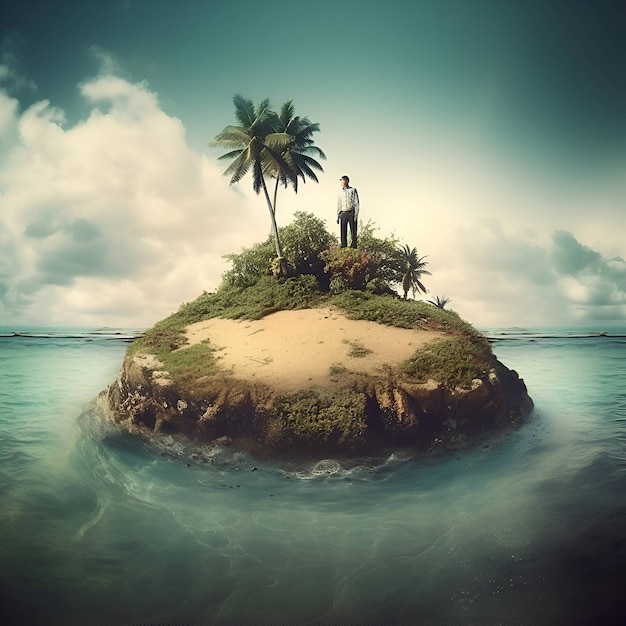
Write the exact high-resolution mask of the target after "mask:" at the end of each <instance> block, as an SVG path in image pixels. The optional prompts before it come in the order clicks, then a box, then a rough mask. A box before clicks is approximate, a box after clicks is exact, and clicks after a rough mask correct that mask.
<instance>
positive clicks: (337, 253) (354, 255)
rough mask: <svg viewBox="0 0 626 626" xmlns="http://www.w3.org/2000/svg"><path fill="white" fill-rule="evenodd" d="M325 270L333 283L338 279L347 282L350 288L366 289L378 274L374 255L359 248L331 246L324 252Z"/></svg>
mask: <svg viewBox="0 0 626 626" xmlns="http://www.w3.org/2000/svg"><path fill="white" fill-rule="evenodd" d="M321 257H322V259H324V261H325V262H326V266H325V268H324V269H325V270H326V272H328V273H329V274H330V279H331V283H332V282H333V281H335V280H337V279H341V280H342V281H344V282H345V284H346V285H347V287H348V289H365V285H366V284H367V283H368V282H369V281H370V280H371V279H372V278H374V277H375V276H376V264H375V263H374V257H373V256H372V255H371V254H370V253H369V252H367V251H366V250H362V249H358V248H331V249H330V250H327V251H326V252H324V253H322V255H321Z"/></svg>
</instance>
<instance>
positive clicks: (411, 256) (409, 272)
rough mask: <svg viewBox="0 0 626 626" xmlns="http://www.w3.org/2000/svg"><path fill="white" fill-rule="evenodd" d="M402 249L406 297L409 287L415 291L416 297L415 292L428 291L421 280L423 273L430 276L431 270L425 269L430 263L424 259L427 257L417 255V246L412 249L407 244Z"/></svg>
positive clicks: (403, 280)
mask: <svg viewBox="0 0 626 626" xmlns="http://www.w3.org/2000/svg"><path fill="white" fill-rule="evenodd" d="M401 251H402V265H403V268H404V269H403V272H404V273H403V275H402V290H403V291H404V299H405V300H406V298H407V294H408V293H409V289H410V290H411V292H412V293H413V297H414V298H415V292H417V293H419V292H420V291H421V292H423V293H428V289H426V287H424V285H423V284H422V282H421V278H422V275H423V274H428V275H429V276H430V272H428V271H427V270H425V269H424V268H425V267H426V266H427V265H428V262H427V261H424V259H425V258H426V257H425V256H423V257H419V256H418V255H417V248H413V249H412V250H411V249H410V248H409V246H408V245H406V244H405V246H404V247H403V248H401Z"/></svg>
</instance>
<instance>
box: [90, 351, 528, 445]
mask: <svg viewBox="0 0 626 626" xmlns="http://www.w3.org/2000/svg"><path fill="white" fill-rule="evenodd" d="M303 358H306V357H303ZM98 403H99V406H100V407H101V408H102V410H103V412H104V413H105V414H106V415H107V416H108V417H109V418H110V419H111V420H113V421H115V422H116V423H118V424H121V425H122V426H124V427H125V428H126V429H128V431H129V432H132V433H135V434H151V433H164V434H176V435H180V436H183V437H186V438H188V439H192V440H197V441H200V442H214V443H216V442H219V443H220V444H227V445H230V446H233V447H235V448H237V449H241V450H245V451H248V452H252V453H254V454H258V455H264V456H267V455H300V454H307V455H315V456H320V457H322V456H328V455H344V456H357V455H364V454H378V453H382V452H383V451H388V450H389V449H391V448H397V447H411V448H413V449H416V450H434V449H445V448H446V447H451V446H456V445H458V444H459V443H462V442H464V441H471V440H472V439H475V438H477V437H478V436H482V435H484V434H488V433H495V432H498V431H501V430H503V429H507V428H510V427H514V426H516V425H519V424H521V423H523V421H524V418H525V417H526V416H527V415H528V414H529V413H530V412H531V411H532V408H533V402H532V400H531V398H530V397H529V395H528V393H527V389H526V385H525V384H524V381H523V380H522V379H521V378H519V376H518V375H517V373H516V372H515V371H514V370H509V369H507V368H506V367H505V366H504V365H503V364H502V363H500V362H499V361H498V360H497V359H496V358H495V356H493V355H491V356H490V357H489V361H488V363H487V367H485V368H484V371H483V373H482V375H481V376H480V377H475V378H474V379H473V380H472V381H471V384H470V385H468V386H467V387H460V386H449V385H446V384H444V383H443V382H441V381H437V380H434V379H432V378H429V379H427V380H426V381H422V380H420V379H419V378H418V377H416V376H409V375H408V374H406V373H405V372H403V371H402V369H401V368H400V367H397V366H390V367H386V368H385V369H384V370H381V371H380V373H377V374H372V373H366V374H359V373H358V372H349V373H347V374H343V375H342V376H340V377H335V378H332V382H329V384H328V385H326V386H320V385H319V384H314V385H312V386H311V387H309V388H302V389H300V390H298V391H285V390H284V389H280V390H278V389H276V388H274V387H273V386H272V385H270V384H268V383H267V382H254V381H253V380H250V379H242V378H237V377H236V376H233V375H229V374H228V373H227V372H218V373H216V374H215V375H210V376H207V375H203V376H198V377H195V378H193V377H192V378H189V377H187V378H185V379H181V380H175V379H174V378H173V377H172V376H170V375H169V373H168V372H167V371H166V369H165V367H164V365H163V363H161V362H160V361H159V360H158V359H157V358H156V357H155V356H154V355H150V354H142V353H136V354H129V355H128V356H127V357H126V358H125V360H124V363H123V365H122V368H121V371H120V373H119V375H118V377H117V379H116V380H115V382H114V383H113V384H111V385H110V386H109V387H108V389H106V390H105V391H103V392H102V393H101V394H100V396H99V399H98Z"/></svg>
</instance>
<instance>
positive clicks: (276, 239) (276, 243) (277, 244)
mask: <svg viewBox="0 0 626 626" xmlns="http://www.w3.org/2000/svg"><path fill="white" fill-rule="evenodd" d="M261 185H262V186H263V193H264V194H265V200H266V202H267V208H268V210H269V212H270V220H271V222H272V232H273V234H274V246H275V248H276V256H277V257H278V260H279V261H281V260H282V259H283V251H282V248H281V246H280V237H279V236H278V226H277V225H276V216H275V215H274V209H273V207H272V201H271V200H270V194H269V193H268V191H267V185H266V184H265V179H264V178H261Z"/></svg>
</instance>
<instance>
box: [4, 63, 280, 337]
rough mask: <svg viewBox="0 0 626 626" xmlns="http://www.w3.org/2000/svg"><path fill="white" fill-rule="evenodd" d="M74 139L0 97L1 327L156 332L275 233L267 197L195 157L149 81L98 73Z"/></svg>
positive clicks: (43, 108) (62, 122)
mask: <svg viewBox="0 0 626 626" xmlns="http://www.w3.org/2000/svg"><path fill="white" fill-rule="evenodd" d="M80 93H81V95H82V97H83V98H84V100H85V101H86V102H87V104H88V105H89V107H90V113H89V115H88V116H87V118H86V119H84V120H82V121H80V122H79V123H77V124H76V125H75V126H73V127H71V128H67V127H66V126H67V123H66V119H65V115H64V112H63V111H61V110H60V109H58V108H55V107H54V106H53V105H51V104H50V102H48V101H46V100H42V101H40V102H37V103H35V104H33V105H32V106H31V107H29V108H28V109H27V110H26V111H24V112H23V113H20V112H19V107H18V106H17V102H16V100H14V99H12V98H10V97H8V96H7V95H6V94H5V93H2V92H0V133H1V135H0V136H1V138H2V139H3V141H6V140H10V144H11V145H10V148H9V149H8V150H7V151H6V152H5V154H4V160H3V162H2V165H1V167H0V194H1V195H0V207H1V210H0V250H1V253H0V302H1V304H0V323H11V324H12V323H16V322H18V321H19V322H20V323H22V324H25V323H47V324H64V323H85V324H117V325H124V324H129V325H148V324H151V323H153V322H155V321H157V320H158V319H160V318H161V317H163V316H164V315H166V314H169V313H170V312H172V311H173V310H176V309H177V308H178V306H179V304H180V303H181V302H182V301H186V300H190V299H193V298H195V297H196V296H197V295H199V294H200V293H201V292H202V291H203V290H211V289H213V288H215V287H216V286H217V284H218V282H219V277H220V274H221V273H222V272H223V271H224V269H225V267H226V266H225V265H224V262H223V260H222V255H223V254H226V253H228V252H232V251H233V250H236V249H239V248H240V247H241V245H249V244H251V243H252V242H253V241H256V240H258V239H262V238H264V237H265V236H266V234H267V231H268V225H267V223H266V222H267V218H266V215H265V214H264V213H263V212H262V211H261V210H260V209H262V208H263V207H262V206H261V205H260V201H259V198H257V197H256V196H254V197H252V198H249V197H248V195H247V193H246V191H245V190H242V189H234V188H232V189H231V188H229V187H228V183H227V181H226V179H224V178H223V177H222V175H221V171H220V170H219V169H218V168H217V167H216V166H215V165H214V164H212V163H211V162H209V161H208V159H207V158H206V157H204V156H203V155H201V154H199V153H197V152H194V151H193V150H191V149H190V148H189V147H188V145H187V143H186V140H185V129H184V128H183V125H182V124H181V122H180V120H178V119H176V118H174V117H171V116H168V115H167V114H166V113H164V112H163V111H162V110H161V108H160V106H159V101H158V97H157V95H156V94H155V93H153V92H152V91H150V89H149V87H148V85H147V84H145V83H135V84H134V83H131V82H129V81H127V80H124V79H121V78H119V77H117V76H115V75H110V74H108V75H101V76H99V77H98V78H96V79H94V80H92V81H88V82H85V83H84V84H83V85H81V88H80Z"/></svg>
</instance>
